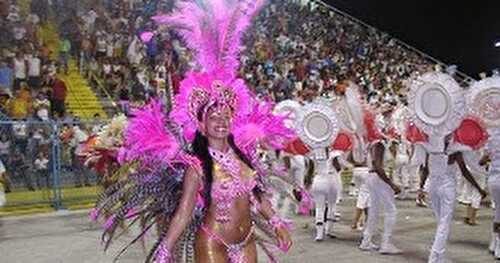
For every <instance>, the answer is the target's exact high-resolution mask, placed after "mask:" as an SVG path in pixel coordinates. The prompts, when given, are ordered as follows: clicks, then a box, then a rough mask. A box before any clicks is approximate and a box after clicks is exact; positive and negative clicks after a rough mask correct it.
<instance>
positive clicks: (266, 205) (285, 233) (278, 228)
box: [259, 197, 293, 252]
mask: <svg viewBox="0 0 500 263" xmlns="http://www.w3.org/2000/svg"><path fill="white" fill-rule="evenodd" d="M259 204H260V205H259V212H260V214H261V215H262V216H263V217H264V219H266V220H267V221H269V222H270V224H271V225H272V226H273V228H274V231H275V232H276V236H277V238H278V248H280V249H281V250H283V251H284V252H287V251H288V250H289V249H290V247H291V246H292V243H293V242H292V238H291V236H290V232H289V227H287V224H289V223H288V222H285V221H284V220H283V219H280V218H279V217H278V216H277V215H276V212H275V211H274V209H273V206H272V204H271V202H269V200H267V199H266V198H264V197H262V198H260V201H259Z"/></svg>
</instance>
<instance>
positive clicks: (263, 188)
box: [91, 0, 294, 263]
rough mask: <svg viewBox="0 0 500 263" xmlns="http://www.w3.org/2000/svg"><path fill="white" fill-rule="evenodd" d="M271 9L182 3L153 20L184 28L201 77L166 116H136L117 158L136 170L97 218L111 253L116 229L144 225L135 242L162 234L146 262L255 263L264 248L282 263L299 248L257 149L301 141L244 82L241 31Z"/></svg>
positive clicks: (105, 198)
mask: <svg viewBox="0 0 500 263" xmlns="http://www.w3.org/2000/svg"><path fill="white" fill-rule="evenodd" d="M263 4H264V1H260V0H259V1H254V0H252V1H236V0H235V1H226V0H224V1H222V0H220V1H219V0H212V1H183V2H180V3H179V5H178V8H177V9H176V13H174V14H172V15H160V16H157V17H154V20H155V21H156V22H157V23H159V24H167V25H171V26H175V27H178V28H179V29H178V31H179V33H180V34H181V35H182V36H183V37H184V39H185V41H186V43H187V45H188V46H189V47H190V48H192V49H193V50H194V51H195V52H196V63H197V64H198V66H199V68H200V69H201V71H200V72H195V71H192V72H189V73H187V75H186V77H185V79H184V80H183V81H182V82H181V85H180V92H179V94H177V96H176V97H175V103H174V106H173V108H172V111H171V112H170V113H169V116H168V117H167V116H165V115H164V113H163V109H164V107H163V105H162V104H161V103H159V102H156V101H153V102H152V103H150V104H149V105H147V106H146V107H144V108H143V109H139V110H135V111H133V112H132V115H133V118H132V119H131V120H130V122H129V123H128V125H127V127H126V130H125V140H124V145H123V147H122V148H121V149H120V150H119V151H118V158H117V159H118V160H119V162H120V163H121V164H122V165H124V166H130V167H133V169H130V173H128V174H127V176H126V177H125V178H123V179H122V180H120V181H119V182H117V183H116V184H114V185H112V186H110V187H109V188H108V189H107V191H106V192H105V193H104V194H103V195H102V196H101V198H100V200H99V201H98V203H97V205H96V208H95V209H93V210H92V212H91V216H92V218H94V219H97V218H99V217H100V216H104V217H105V218H104V219H105V223H104V230H105V232H104V236H103V240H104V241H105V244H106V248H107V247H108V246H109V245H110V244H111V242H112V241H113V240H114V238H115V237H116V235H115V234H116V231H117V226H118V225H120V224H121V223H123V222H124V221H125V220H128V219H131V220H132V222H136V221H137V220H136V219H137V218H138V217H140V216H143V217H144V218H146V222H145V224H144V228H143V231H142V233H141V234H140V236H139V237H138V238H137V239H136V240H138V239H140V238H141V237H142V236H144V235H145V234H147V233H148V232H149V230H150V229H154V227H153V226H155V225H156V226H158V239H157V241H156V242H155V244H154V246H153V248H152V250H151V252H150V254H149V255H148V257H147V259H146V261H147V262H151V261H155V262H158V263H166V262H174V261H178V260H182V261H187V262H193V261H194V262H197V263H203V262H230V263H243V262H246V263H250V262H257V248H256V246H257V245H259V246H260V247H261V248H262V249H263V250H264V251H265V252H266V254H268V255H269V256H270V257H271V260H272V261H273V262H275V261H276V259H275V258H274V257H273V256H272V253H271V251H272V248H270V247H269V245H274V246H275V247H277V248H279V249H281V250H282V251H288V249H289V248H290V247H291V245H292V241H291V238H290V233H289V229H290V225H289V222H287V221H285V220H282V219H280V218H279V217H278V216H277V215H276V213H275V212H274V209H273V208H272V205H271V203H270V201H269V200H268V197H269V194H270V193H269V192H268V191H269V188H268V187H267V184H266V178H265V176H267V170H265V168H263V165H262V163H261V162H260V160H259V156H258V153H257V149H258V148H260V145H263V146H264V148H267V149H276V150H278V149H281V148H283V147H284V145H285V144H286V143H287V142H288V141H289V140H291V139H292V138H293V136H294V133H293V131H292V130H290V129H288V128H286V127H285V125H284V120H285V119H286V116H276V115H274V114H273V113H272V107H273V105H272V104H271V103H269V102H263V101H258V100H257V98H255V97H253V96H252V95H250V92H249V91H248V89H247V87H246V85H245V83H244V81H243V80H242V79H239V78H238V77H237V70H238V68H239V59H238V52H239V50H240V47H241V41H242V36H243V32H244V31H245V29H246V28H247V27H248V26H250V24H251V19H252V17H253V16H254V15H255V14H256V13H257V11H258V10H259V9H260V8H261V7H262V6H263ZM222 36H224V37H222ZM106 215H107V216H106ZM256 228H259V229H261V230H262V231H263V233H264V234H267V235H268V236H269V237H270V238H272V239H271V240H269V239H268V238H264V237H262V236H260V235H259V234H258V233H257V232H256ZM134 242H135V241H132V243H134ZM126 249H127V247H126V248H125V249H124V250H122V253H123V252H124V251H125V250H126ZM118 256H120V254H119V255H118Z"/></svg>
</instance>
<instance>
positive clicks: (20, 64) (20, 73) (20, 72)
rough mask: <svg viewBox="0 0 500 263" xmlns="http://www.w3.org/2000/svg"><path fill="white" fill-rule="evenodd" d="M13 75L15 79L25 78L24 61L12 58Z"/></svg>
mask: <svg viewBox="0 0 500 263" xmlns="http://www.w3.org/2000/svg"><path fill="white" fill-rule="evenodd" d="M14 75H15V77H16V79H25V78H26V61H25V60H24V59H23V58H21V59H17V58H14Z"/></svg>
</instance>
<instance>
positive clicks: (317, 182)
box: [311, 173, 338, 223]
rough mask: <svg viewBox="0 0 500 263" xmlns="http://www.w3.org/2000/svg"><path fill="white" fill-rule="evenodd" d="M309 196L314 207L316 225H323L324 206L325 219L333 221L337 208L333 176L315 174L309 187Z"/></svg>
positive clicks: (336, 192)
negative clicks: (326, 211)
mask: <svg viewBox="0 0 500 263" xmlns="http://www.w3.org/2000/svg"><path fill="white" fill-rule="evenodd" d="M311 195H312V197H313V199H314V205H315V207H316V223H324V221H325V220H324V218H325V210H326V204H328V214H327V219H329V220H334V219H335V211H336V208H337V195H338V185H337V180H336V178H335V175H334V174H322V173H320V174H316V175H315V176H314V179H313V183H312V186H311Z"/></svg>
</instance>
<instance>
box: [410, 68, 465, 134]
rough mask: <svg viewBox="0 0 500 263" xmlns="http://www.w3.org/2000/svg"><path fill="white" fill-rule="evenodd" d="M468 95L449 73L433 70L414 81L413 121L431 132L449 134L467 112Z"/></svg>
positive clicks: (412, 93)
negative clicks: (465, 94)
mask: <svg viewBox="0 0 500 263" xmlns="http://www.w3.org/2000/svg"><path fill="white" fill-rule="evenodd" d="M464 108H465V98H464V96H463V93H462V89H461V88H460V86H459V85H458V83H457V82H456V81H455V80H454V79H453V78H452V77H451V76H449V75H447V74H444V73H438V72H431V73H427V74H424V75H422V76H421V77H420V78H418V79H416V80H414V81H412V82H411V85H410V94H409V110H410V112H411V119H412V122H414V123H415V125H417V127H418V128H419V129H421V130H423V131H424V132H425V133H426V134H429V135H447V134H450V133H451V132H453V131H454V130H455V129H457V128H458V126H459V125H460V123H461V121H462V120H463V118H464V116H465V109H464Z"/></svg>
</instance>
